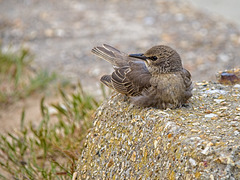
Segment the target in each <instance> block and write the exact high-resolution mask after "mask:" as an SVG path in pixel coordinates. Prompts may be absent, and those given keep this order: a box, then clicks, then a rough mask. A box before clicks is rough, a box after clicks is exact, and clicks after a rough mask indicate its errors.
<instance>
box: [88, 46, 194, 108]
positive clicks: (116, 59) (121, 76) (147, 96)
mask: <svg viewBox="0 0 240 180" xmlns="http://www.w3.org/2000/svg"><path fill="white" fill-rule="evenodd" d="M92 53H94V54H95V55H97V56H99V57H100V58H102V59H104V60H106V61H108V62H110V63H111V64H112V65H113V68H114V70H115V71H114V72H113V73H112V74H111V75H104V76H102V78H101V82H102V83H103V84H105V85H107V86H108V87H110V88H112V89H114V90H116V91H117V92H119V93H122V94H125V95H127V96H130V98H131V102H132V103H133V104H135V105H137V106H140V107H156V108H159V109H166V108H177V107H180V106H182V104H184V103H185V102H186V101H187V100H188V99H189V98H190V97H191V96H192V93H191V91H192V81H191V74H190V73H189V71H187V70H186V69H184V68H183V67H182V62H181V58H180V56H179V54H178V53H177V52H176V51H175V50H173V49H172V48H170V47H168V46H164V45H158V46H154V47H152V48H151V49H149V50H147V51H146V52H145V53H144V54H130V55H127V54H125V53H123V52H121V51H119V50H117V49H115V48H113V47H111V46H109V45H106V44H104V45H103V46H102V47H95V48H93V49H92Z"/></svg>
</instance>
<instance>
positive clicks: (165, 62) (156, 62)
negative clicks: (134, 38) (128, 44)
mask: <svg viewBox="0 0 240 180" xmlns="http://www.w3.org/2000/svg"><path fill="white" fill-rule="evenodd" d="M129 57H133V58H138V59H141V60H144V61H145V63H146V66H147V68H148V69H149V71H153V72H156V71H157V72H159V73H168V72H176V71H180V70H182V61H181V58H180V56H179V54H178V53H177V52H176V51H175V50H174V49H172V48H171V47H168V46H164V45H158V46H153V47H152V48H151V49H149V50H147V51H146V52H145V53H144V54H130V55H129Z"/></svg>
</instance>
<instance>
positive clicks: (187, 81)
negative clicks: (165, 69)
mask: <svg viewBox="0 0 240 180" xmlns="http://www.w3.org/2000/svg"><path fill="white" fill-rule="evenodd" d="M181 75H182V78H183V81H184V85H185V88H186V91H185V96H186V98H187V99H188V98H190V97H191V96H192V93H191V91H192V89H193V86H192V80H191V74H190V72H189V71H188V70H186V69H184V68H183V70H182V73H181Z"/></svg>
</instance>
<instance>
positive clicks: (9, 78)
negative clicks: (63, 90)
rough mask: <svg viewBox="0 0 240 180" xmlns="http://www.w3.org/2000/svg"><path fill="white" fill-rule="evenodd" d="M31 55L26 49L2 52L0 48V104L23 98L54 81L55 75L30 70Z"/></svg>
mask: <svg viewBox="0 0 240 180" xmlns="http://www.w3.org/2000/svg"><path fill="white" fill-rule="evenodd" d="M32 60H33V55H32V54H31V53H30V52H29V50H28V49H24V48H23V49H20V50H19V51H17V52H11V51H10V50H8V51H6V52H4V51H3V50H2V48H1V47H0V104H7V103H11V102H14V101H16V100H18V99H19V98H25V97H26V96H28V95H30V94H32V93H33V92H35V91H37V90H39V89H44V88H45V87H46V86H47V85H48V84H49V82H51V81H52V80H54V79H56V74H54V73H53V74H49V73H48V72H46V71H42V70H38V71H37V73H36V72H35V71H34V70H33V69H32V68H31V63H32Z"/></svg>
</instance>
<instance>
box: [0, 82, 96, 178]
mask: <svg viewBox="0 0 240 180" xmlns="http://www.w3.org/2000/svg"><path fill="white" fill-rule="evenodd" d="M59 92H60V94H61V97H62V101H63V102H62V103H57V104H52V105H51V106H50V107H47V106H46V105H45V104H44V98H43V99H42V100H41V105H40V106H41V114H42V120H41V121H40V123H38V124H35V123H34V124H33V123H30V124H29V125H28V126H26V125H25V123H24V119H25V112H24V111H23V113H22V118H21V127H20V131H17V132H11V133H8V134H6V135H3V134H2V135H0V165H1V168H2V170H4V172H5V173H4V174H0V177H2V178H3V179H7V178H9V176H12V177H13V178H15V179H69V178H70V177H71V176H72V174H73V172H74V170H75V166H76V160H77V159H78V158H79V157H80V154H81V151H82V148H83V143H84V140H85V136H86V134H87V132H88V130H89V128H90V127H91V126H92V119H93V114H94V112H95V109H96V108H97V107H98V105H99V103H98V102H97V101H96V100H95V98H94V97H92V96H89V95H87V94H85V93H84V92H83V90H82V88H81V85H80V84H79V85H78V88H77V91H76V92H75V93H72V94H70V95H68V94H66V93H65V92H64V91H63V90H62V89H60V90H59ZM51 108H54V109H55V110H56V112H55V113H50V112H49V109H51ZM37 121H38V120H36V122H37ZM0 172H2V171H0Z"/></svg>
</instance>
